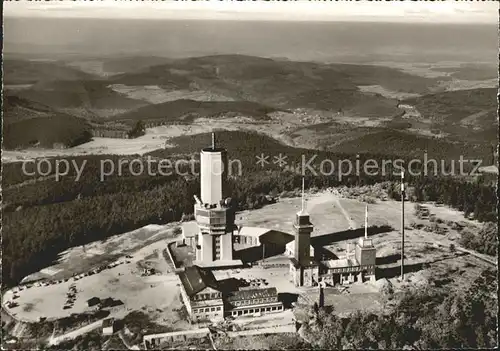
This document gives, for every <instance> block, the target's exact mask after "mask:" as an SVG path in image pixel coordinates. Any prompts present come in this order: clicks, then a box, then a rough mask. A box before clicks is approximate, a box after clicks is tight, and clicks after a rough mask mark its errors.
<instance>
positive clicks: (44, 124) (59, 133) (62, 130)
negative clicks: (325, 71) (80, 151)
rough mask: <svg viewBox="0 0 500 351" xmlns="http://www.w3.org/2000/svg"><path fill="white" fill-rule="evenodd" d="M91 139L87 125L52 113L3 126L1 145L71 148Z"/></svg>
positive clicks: (10, 146) (8, 147)
mask: <svg viewBox="0 0 500 351" xmlns="http://www.w3.org/2000/svg"><path fill="white" fill-rule="evenodd" d="M91 137H92V134H91V132H90V126H89V125H88V123H87V122H86V121H85V120H83V119H81V118H77V117H73V116H70V115H65V114H61V113H54V114H53V115H52V116H46V117H41V118H32V119H28V120H22V121H20V122H17V123H12V124H7V125H5V126H4V132H3V145H4V147H5V148H6V149H15V148H19V147H30V146H39V147H46V148H52V147H60V146H64V147H72V146H76V145H79V144H82V143H85V142H87V141H89V140H90V139H91Z"/></svg>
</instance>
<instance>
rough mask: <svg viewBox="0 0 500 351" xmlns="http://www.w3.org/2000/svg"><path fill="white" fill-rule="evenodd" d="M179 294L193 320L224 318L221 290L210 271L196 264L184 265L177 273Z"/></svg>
mask: <svg viewBox="0 0 500 351" xmlns="http://www.w3.org/2000/svg"><path fill="white" fill-rule="evenodd" d="M178 276H179V279H180V281H181V284H180V286H181V296H182V300H183V302H184V305H185V306H186V310H187V312H188V313H189V315H190V316H191V320H192V321H194V322H200V321H213V320H221V319H223V318H224V303H223V300H222V292H221V291H220V290H219V286H218V284H217V280H216V279H215V277H214V275H213V273H212V272H210V271H209V270H206V269H203V268H201V267H198V266H191V267H186V269H185V270H184V271H183V272H179V273H178Z"/></svg>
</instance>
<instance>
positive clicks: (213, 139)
mask: <svg viewBox="0 0 500 351" xmlns="http://www.w3.org/2000/svg"><path fill="white" fill-rule="evenodd" d="M212 150H215V133H213V132H212Z"/></svg>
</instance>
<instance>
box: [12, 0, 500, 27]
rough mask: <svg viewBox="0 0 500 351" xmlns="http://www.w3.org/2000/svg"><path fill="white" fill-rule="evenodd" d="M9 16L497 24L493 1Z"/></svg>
mask: <svg viewBox="0 0 500 351" xmlns="http://www.w3.org/2000/svg"><path fill="white" fill-rule="evenodd" d="M4 5H5V6H4V15H5V16H18V17H19V16H21V17H24V16H28V17H33V18H37V17H39V18H40V17H48V18H61V17H65V18H69V17H71V18H108V19H110V18H122V19H123V18H128V19H132V18H142V19H146V18H147V19H152V18H156V19H203V20H221V19H222V20H224V19H233V20H273V21H282V20H285V21H293V20H298V21H303V20H306V21H338V20H344V21H355V22H359V21H375V22H376V21H382V22H395V21H396V22H403V23H408V22H411V23H413V22H431V23H448V22H450V23H497V22H498V9H499V6H498V4H496V3H495V2H457V1H453V2H451V1H446V2H423V1H421V2H413V1H412V2H390V3H388V2H366V1H364V2H318V1H293V2H262V1H258V2H231V1H217V2H215V1H210V2H201V1H196V2H185V1H162V2H116V1H108V0H103V1H100V2H90V3H88V2H61V1H59V2H55V1H54V2H43V3H41V2H5V3H4Z"/></svg>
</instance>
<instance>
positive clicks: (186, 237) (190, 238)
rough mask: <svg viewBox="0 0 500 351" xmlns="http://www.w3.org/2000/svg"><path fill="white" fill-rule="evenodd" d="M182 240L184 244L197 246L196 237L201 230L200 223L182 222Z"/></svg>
mask: <svg viewBox="0 0 500 351" xmlns="http://www.w3.org/2000/svg"><path fill="white" fill-rule="evenodd" d="M181 228H182V241H183V242H184V244H186V245H188V246H191V247H192V248H193V249H194V248H195V247H196V239H197V237H198V234H199V232H200V229H199V227H198V224H197V223H196V222H184V223H182V226H181Z"/></svg>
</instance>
